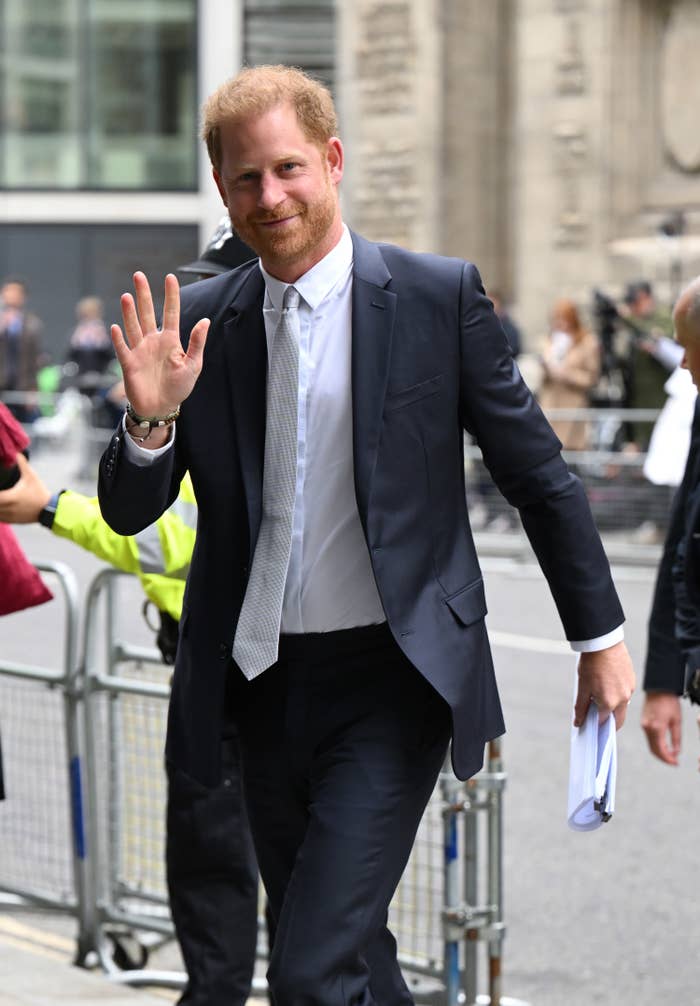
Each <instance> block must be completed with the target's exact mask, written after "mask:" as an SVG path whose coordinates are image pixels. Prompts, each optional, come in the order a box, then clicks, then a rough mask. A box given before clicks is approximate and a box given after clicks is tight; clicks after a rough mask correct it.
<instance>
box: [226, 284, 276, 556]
mask: <svg viewBox="0 0 700 1006" xmlns="http://www.w3.org/2000/svg"><path fill="white" fill-rule="evenodd" d="M264 290H265V283H264V280H263V277H262V274H261V272H260V270H259V269H257V268H256V269H253V270H252V271H251V273H250V274H249V275H248V276H247V277H246V279H245V280H244V282H243V284H242V286H241V288H240V289H239V290H238V292H237V293H236V295H235V297H234V300H233V302H232V304H231V310H232V312H233V316H232V317H231V318H230V319H229V320H228V321H226V322H224V346H225V354H226V359H227V362H228V377H229V381H230V385H231V395H232V400H233V414H234V422H235V434H236V441H237V444H238V455H239V458H240V463H241V474H242V477H243V488H244V491H245V495H246V503H247V508H248V530H249V535H250V537H249V542H250V545H249V547H250V555H249V559H250V561H252V558H253V552H254V550H255V543H256V541H257V538H258V531H259V529H260V520H261V517H262V472H263V459H264V454H265V414H266V381H267V344H266V341H265V324H264V321H263V313H262V304H263V294H264Z"/></svg>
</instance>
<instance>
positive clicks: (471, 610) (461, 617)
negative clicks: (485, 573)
mask: <svg viewBox="0 0 700 1006" xmlns="http://www.w3.org/2000/svg"><path fill="white" fill-rule="evenodd" d="M444 600H445V604H446V605H447V606H448V608H449V609H450V611H451V612H452V614H453V615H455V617H456V618H457V620H458V621H459V622H461V623H462V625H471V624H472V622H476V621H478V620H479V619H480V618H483V617H484V616H485V615H486V610H487V609H486V595H485V593H484V581H483V580H482V579H481V578H480V579H478V580H474V582H473V583H470V584H468V585H467V586H466V587H462V589H461V590H458V591H457V593H456V594H451V595H450V596H449V597H446V598H445V599H444Z"/></svg>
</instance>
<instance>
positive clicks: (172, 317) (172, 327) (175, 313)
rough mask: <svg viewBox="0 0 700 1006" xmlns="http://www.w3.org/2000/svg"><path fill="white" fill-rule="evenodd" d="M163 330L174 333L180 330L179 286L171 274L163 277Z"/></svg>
mask: <svg viewBox="0 0 700 1006" xmlns="http://www.w3.org/2000/svg"><path fill="white" fill-rule="evenodd" d="M163 329H164V330H168V331H175V332H179V330H180V284H179V283H178V281H177V277H176V276H175V275H173V273H171V272H169V273H168V275H167V276H166V277H165V303H164V305H163Z"/></svg>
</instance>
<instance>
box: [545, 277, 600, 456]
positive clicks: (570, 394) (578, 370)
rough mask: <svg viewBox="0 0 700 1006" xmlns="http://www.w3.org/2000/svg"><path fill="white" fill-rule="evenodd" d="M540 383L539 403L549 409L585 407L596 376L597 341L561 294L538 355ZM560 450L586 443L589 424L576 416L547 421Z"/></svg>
mask: <svg viewBox="0 0 700 1006" xmlns="http://www.w3.org/2000/svg"><path fill="white" fill-rule="evenodd" d="M541 363H542V382H541V384H540V388H539V394H538V398H539V403H540V405H541V406H542V408H543V409H544V412H545V414H547V413H548V412H549V411H550V410H551V409H586V408H588V406H589V402H590V395H591V391H592V389H593V388H594V387H595V385H596V383H597V381H598V378H599V377H600V342H599V340H598V337H597V336H596V335H595V333H594V332H591V331H590V330H589V329H587V328H585V327H584V326H583V324H582V322H581V318H580V315H579V311H578V308H577V307H576V305H575V304H574V302H573V301H572V300H569V299H568V298H566V297H562V298H561V299H559V300H557V301H556V302H555V304H554V306H553V307H552V312H551V315H550V331H549V335H548V337H547V342H546V345H545V348H544V350H543V352H542V356H541ZM550 422H551V424H552V429H553V430H554V432H555V433H556V435H557V436H558V437H559V439H560V440H561V442H562V446H563V447H564V450H567V451H582V450H585V449H586V448H587V446H588V431H589V424H588V423H587V422H586V421H584V420H580V419H558V418H556V417H553V418H552V419H551V420H550Z"/></svg>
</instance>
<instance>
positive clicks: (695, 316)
mask: <svg viewBox="0 0 700 1006" xmlns="http://www.w3.org/2000/svg"><path fill="white" fill-rule="evenodd" d="M673 321H674V324H675V329H676V339H677V340H678V343H679V344H680V346H681V347H682V348H683V351H684V355H683V362H682V364H681V365H682V366H683V367H684V368H686V369H687V370H689V372H690V375H691V377H692V379H693V383H694V384H695V386H696V388H700V277H698V278H697V279H695V280H693V282H692V283H691V284H690V285H689V286H688V287H687V288H686V289H685V290H684V291H683V292H682V293H681V295H680V297H679V298H678V302H677V304H676V307H675V309H674V313H673ZM699 542H700V399H697V398H696V400H695V411H694V417H693V425H692V432H691V442H690V450H689V452H688V457H687V461H686V466H685V473H684V475H683V480H682V482H681V485H680V487H679V490H678V492H677V494H676V497H675V500H674V503H673V509H672V512H671V520H670V524H669V528H668V533H667V535H666V541H665V543H664V550H663V555H662V559H661V564H660V566H659V571H658V574H657V579H656V587H655V590H654V599H653V602H652V609H651V615H650V617H649V627H648V645H647V657H646V664H645V669H644V691H645V693H646V694H645V699H644V706H643V709H642V720H641V722H642V728H643V730H644V732H645V734H646V736H647V741H648V744H649V749H650V750H651V752H652V753H653V754H654V755H656V757H657V758H659V759H661V761H663V762H666V764H668V765H677V764H678V757H679V754H680V750H681V732H682V731H681V705H680V696H682V695H683V694H685V695H687V697H688V698H689V699H690V700H691V701H692V702H696V703H700V545H699V544H698V543H699ZM699 724H700V718H699Z"/></svg>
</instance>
